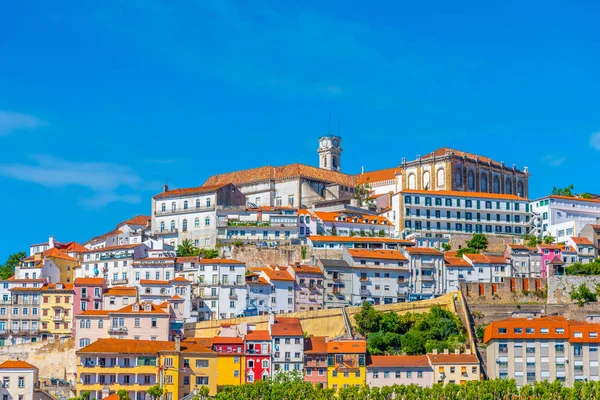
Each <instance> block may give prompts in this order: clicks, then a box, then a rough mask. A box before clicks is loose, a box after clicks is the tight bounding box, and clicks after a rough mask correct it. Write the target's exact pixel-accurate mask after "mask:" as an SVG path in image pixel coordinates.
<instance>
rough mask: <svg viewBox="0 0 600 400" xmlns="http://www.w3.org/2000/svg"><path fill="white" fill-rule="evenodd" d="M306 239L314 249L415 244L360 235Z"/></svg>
mask: <svg viewBox="0 0 600 400" xmlns="http://www.w3.org/2000/svg"><path fill="white" fill-rule="evenodd" d="M306 241H307V244H308V245H309V246H310V247H312V248H313V250H314V249H316V250H321V249H328V250H342V249H344V248H348V249H370V250H376V249H383V250H398V249H400V248H403V247H407V246H414V245H415V244H414V243H413V242H411V241H410V240H404V239H394V238H386V237H384V238H380V237H360V236H308V237H307V238H306Z"/></svg>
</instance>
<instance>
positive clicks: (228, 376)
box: [212, 336, 246, 390]
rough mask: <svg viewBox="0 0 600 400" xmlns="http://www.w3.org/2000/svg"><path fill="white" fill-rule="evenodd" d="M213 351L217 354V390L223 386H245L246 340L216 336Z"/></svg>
mask: <svg viewBox="0 0 600 400" xmlns="http://www.w3.org/2000/svg"><path fill="white" fill-rule="evenodd" d="M212 350H213V351H215V352H216V353H217V390H219V389H220V388H221V387H223V386H229V385H242V384H244V383H245V382H246V357H245V354H246V352H245V349H244V339H243V338H241V337H223V336H215V337H214V338H213V341H212Z"/></svg>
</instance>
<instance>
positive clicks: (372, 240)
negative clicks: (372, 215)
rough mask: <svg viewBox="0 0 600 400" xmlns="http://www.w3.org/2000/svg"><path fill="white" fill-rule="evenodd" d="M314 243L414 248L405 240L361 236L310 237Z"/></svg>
mask: <svg viewBox="0 0 600 400" xmlns="http://www.w3.org/2000/svg"><path fill="white" fill-rule="evenodd" d="M308 239H309V240H310V241H312V242H339V243H396V244H399V245H402V246H414V245H415V244H414V242H411V241H410V240H404V239H393V238H380V237H360V236H358V237H357V236H308Z"/></svg>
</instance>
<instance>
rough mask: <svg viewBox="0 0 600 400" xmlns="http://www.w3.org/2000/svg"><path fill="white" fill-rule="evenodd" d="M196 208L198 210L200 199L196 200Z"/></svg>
mask: <svg viewBox="0 0 600 400" xmlns="http://www.w3.org/2000/svg"><path fill="white" fill-rule="evenodd" d="M196 208H200V199H196Z"/></svg>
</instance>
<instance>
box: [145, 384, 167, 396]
mask: <svg viewBox="0 0 600 400" xmlns="http://www.w3.org/2000/svg"><path fill="white" fill-rule="evenodd" d="M146 393H148V395H149V396H150V397H152V399H154V400H158V399H160V398H161V397H162V395H163V394H164V389H163V388H162V387H160V385H159V384H158V383H157V384H156V385H154V386H150V387H149V388H148V390H146Z"/></svg>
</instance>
